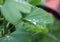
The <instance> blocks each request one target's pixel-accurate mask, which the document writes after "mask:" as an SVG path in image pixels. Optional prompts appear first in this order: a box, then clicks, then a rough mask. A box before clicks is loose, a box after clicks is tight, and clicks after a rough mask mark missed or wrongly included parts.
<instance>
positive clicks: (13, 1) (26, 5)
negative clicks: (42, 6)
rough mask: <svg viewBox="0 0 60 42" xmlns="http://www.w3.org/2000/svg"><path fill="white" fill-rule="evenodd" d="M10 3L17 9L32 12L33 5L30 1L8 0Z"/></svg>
mask: <svg viewBox="0 0 60 42" xmlns="http://www.w3.org/2000/svg"><path fill="white" fill-rule="evenodd" d="M6 2H8V4H9V5H11V6H13V7H15V8H16V9H17V10H19V11H21V12H22V13H30V11H31V6H32V5H30V4H29V3H28V2H26V1H23V0H17V1H16V0H7V1H6Z"/></svg>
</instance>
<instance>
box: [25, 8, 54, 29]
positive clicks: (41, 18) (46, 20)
mask: <svg viewBox="0 0 60 42" xmlns="http://www.w3.org/2000/svg"><path fill="white" fill-rule="evenodd" d="M25 20H27V21H30V22H31V23H33V24H34V25H35V26H37V27H39V28H41V29H44V28H46V25H47V24H50V23H53V18H52V17H50V16H49V14H48V13H47V12H45V11H44V10H43V9H39V8H36V7H35V8H34V9H33V11H32V12H31V13H30V14H29V15H28V16H27V17H25Z"/></svg>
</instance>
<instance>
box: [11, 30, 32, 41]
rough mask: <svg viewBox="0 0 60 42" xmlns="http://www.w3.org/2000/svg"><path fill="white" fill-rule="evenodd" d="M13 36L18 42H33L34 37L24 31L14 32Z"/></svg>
mask: <svg viewBox="0 0 60 42" xmlns="http://www.w3.org/2000/svg"><path fill="white" fill-rule="evenodd" d="M11 36H13V37H15V38H16V40H18V42H31V40H32V35H31V34H30V33H29V32H26V31H22V30H20V31H19V30H18V31H15V32H13V33H12V34H11Z"/></svg>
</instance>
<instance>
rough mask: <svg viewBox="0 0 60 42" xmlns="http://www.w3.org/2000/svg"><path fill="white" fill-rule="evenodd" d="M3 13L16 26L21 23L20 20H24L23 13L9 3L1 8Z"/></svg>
mask: <svg viewBox="0 0 60 42" xmlns="http://www.w3.org/2000/svg"><path fill="white" fill-rule="evenodd" d="M1 11H2V13H3V16H4V17H5V18H6V20H8V21H9V22H10V23H12V24H14V25H15V24H17V23H19V21H20V19H21V18H22V16H21V13H20V12H19V11H18V10H17V9H15V8H14V7H13V6H10V5H9V4H8V3H5V4H4V6H3V7H2V8H1Z"/></svg>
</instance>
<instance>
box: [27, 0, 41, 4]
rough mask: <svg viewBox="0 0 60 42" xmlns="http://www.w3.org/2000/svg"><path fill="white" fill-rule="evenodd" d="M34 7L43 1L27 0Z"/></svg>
mask: <svg viewBox="0 0 60 42" xmlns="http://www.w3.org/2000/svg"><path fill="white" fill-rule="evenodd" d="M27 1H28V2H29V3H30V4H32V5H39V4H40V2H41V0H27Z"/></svg>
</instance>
